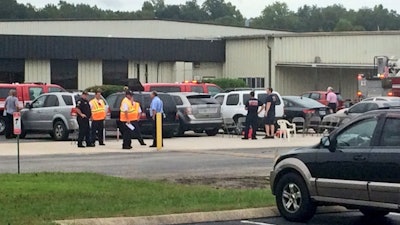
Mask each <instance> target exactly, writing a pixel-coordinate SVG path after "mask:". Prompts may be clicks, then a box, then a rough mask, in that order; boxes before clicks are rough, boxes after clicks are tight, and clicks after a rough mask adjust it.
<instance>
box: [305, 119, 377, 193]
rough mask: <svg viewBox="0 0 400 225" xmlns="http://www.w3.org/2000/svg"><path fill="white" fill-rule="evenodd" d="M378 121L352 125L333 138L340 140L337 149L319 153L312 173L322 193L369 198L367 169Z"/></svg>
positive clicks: (324, 150)
mask: <svg viewBox="0 0 400 225" xmlns="http://www.w3.org/2000/svg"><path fill="white" fill-rule="evenodd" d="M377 121H378V120H377V118H374V117H370V118H364V119H361V120H358V121H355V122H354V123H352V124H349V125H348V126H346V127H345V128H343V129H342V130H341V131H339V133H338V134H337V135H334V136H333V137H331V138H332V141H333V142H336V143H337V145H336V146H337V147H336V150H335V151H329V150H328V149H321V150H320V151H319V152H318V153H317V164H316V167H315V168H316V169H314V170H313V171H312V173H313V176H315V177H316V178H317V182H316V184H317V191H318V195H319V196H324V197H331V198H340V199H355V200H369V196H368V191H367V183H368V182H367V180H366V175H367V174H366V171H365V168H366V166H367V164H368V157H369V154H370V151H371V142H372V140H373V136H374V132H375V129H376V127H377Z"/></svg>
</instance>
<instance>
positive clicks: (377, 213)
mask: <svg viewBox="0 0 400 225" xmlns="http://www.w3.org/2000/svg"><path fill="white" fill-rule="evenodd" d="M360 212H361V213H362V214H364V216H368V217H384V216H386V215H387V214H389V212H388V211H385V210H378V209H370V208H362V209H360Z"/></svg>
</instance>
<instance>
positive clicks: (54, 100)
mask: <svg viewBox="0 0 400 225" xmlns="http://www.w3.org/2000/svg"><path fill="white" fill-rule="evenodd" d="M54 106H59V104H58V97H57V96H55V95H49V96H48V97H47V99H46V102H45V103H44V107H54Z"/></svg>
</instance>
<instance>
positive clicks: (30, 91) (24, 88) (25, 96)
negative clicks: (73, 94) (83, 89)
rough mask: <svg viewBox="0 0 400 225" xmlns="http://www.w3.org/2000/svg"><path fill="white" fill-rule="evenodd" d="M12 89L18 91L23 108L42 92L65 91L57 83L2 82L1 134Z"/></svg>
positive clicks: (0, 93) (0, 100)
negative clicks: (5, 108)
mask: <svg viewBox="0 0 400 225" xmlns="http://www.w3.org/2000/svg"><path fill="white" fill-rule="evenodd" d="M10 90H16V91H17V98H18V101H19V107H21V108H23V107H24V105H25V104H26V103H28V102H32V101H33V100H34V99H35V98H37V97H38V96H39V95H40V94H43V93H52V92H65V90H64V88H62V87H60V86H58V85H56V84H46V83H40V82H37V83H21V84H20V83H12V84H0V134H3V133H4V130H5V121H4V118H3V117H2V116H1V115H3V111H4V103H5V100H6V98H7V97H8V93H9V92H10Z"/></svg>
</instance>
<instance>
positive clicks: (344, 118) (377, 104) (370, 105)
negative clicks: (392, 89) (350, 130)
mask: <svg viewBox="0 0 400 225" xmlns="http://www.w3.org/2000/svg"><path fill="white" fill-rule="evenodd" d="M397 106H400V101H386V100H383V101H382V100H376V101H361V102H359V103H356V104H354V105H353V106H351V107H350V108H348V109H342V110H339V111H338V112H336V113H333V114H330V115H327V116H326V117H336V118H338V119H339V125H340V124H344V123H347V122H349V121H350V120H351V119H352V118H354V117H356V116H359V115H361V114H363V113H365V112H368V111H372V110H378V109H389V108H392V107H397Z"/></svg>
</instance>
